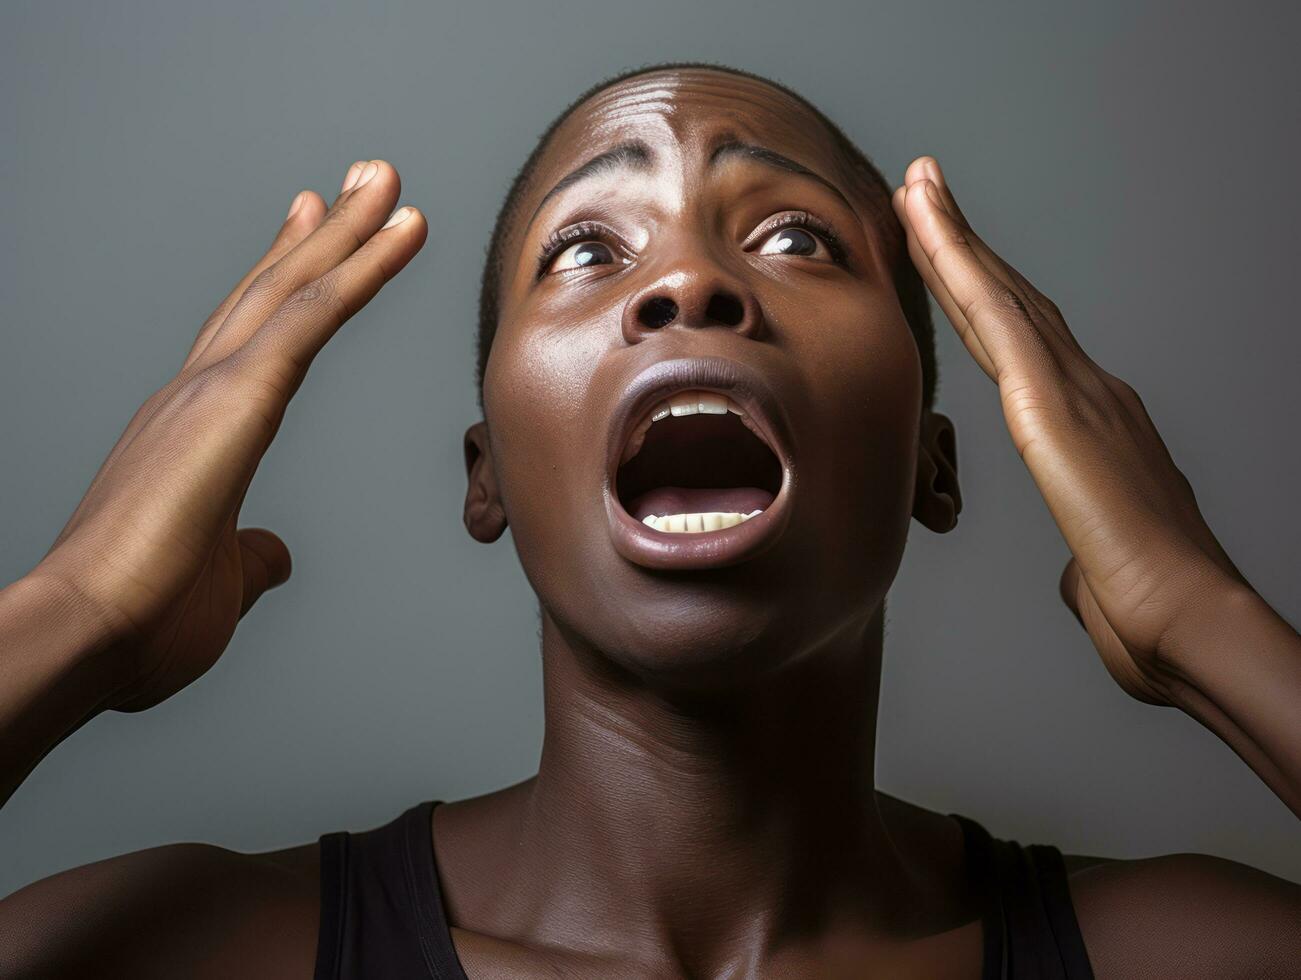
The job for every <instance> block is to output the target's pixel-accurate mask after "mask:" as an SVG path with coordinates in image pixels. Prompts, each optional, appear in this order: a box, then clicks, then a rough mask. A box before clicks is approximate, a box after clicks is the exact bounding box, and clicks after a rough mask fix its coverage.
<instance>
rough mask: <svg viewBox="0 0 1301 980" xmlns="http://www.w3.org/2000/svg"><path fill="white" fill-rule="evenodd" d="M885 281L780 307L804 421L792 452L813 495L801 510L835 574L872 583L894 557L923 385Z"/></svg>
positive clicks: (901, 536) (902, 528) (908, 497)
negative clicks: (809, 506) (812, 503)
mask: <svg viewBox="0 0 1301 980" xmlns="http://www.w3.org/2000/svg"><path fill="white" fill-rule="evenodd" d="M887 290H888V287H886V288H883V289H874V288H868V287H863V288H861V289H858V290H847V291H843V292H840V291H837V292H835V293H834V294H832V292H831V291H829V290H828V291H826V292H825V293H824V294H823V295H821V296H820V297H819V299H818V302H817V303H816V304H812V303H810V304H809V305H808V306H807V307H806V309H816V310H817V315H816V317H811V316H809V315H808V314H807V313H805V314H803V315H802V316H801V315H800V313H799V311H798V310H797V309H793V308H792V309H787V310H784V311H783V312H784V314H785V319H784V321H783V322H784V323H785V324H786V325H787V327H786V329H785V331H784V332H783V333H784V336H785V338H786V344H787V345H788V346H789V348H790V353H791V361H792V362H793V363H794V364H796V365H798V367H799V370H800V372H801V374H802V375H803V377H802V382H803V383H802V384H801V386H800V387H801V389H802V391H803V392H804V395H805V399H804V401H803V403H802V404H801V406H800V408H801V411H802V413H805V414H804V415H803V418H804V419H807V420H808V422H809V424H808V425H807V426H805V425H800V426H799V427H798V428H799V431H800V443H801V444H800V445H799V446H798V447H797V461H798V462H799V465H800V471H801V473H802V477H801V478H802V479H803V480H805V481H806V482H807V483H808V484H809V490H810V491H811V492H810V493H808V494H805V495H804V499H805V500H816V501H817V506H816V508H815V509H814V510H813V511H812V512H806V513H805V514H803V515H801V516H802V517H803V518H805V519H807V521H808V522H809V535H808V536H809V539H810V540H816V541H819V542H820V543H821V545H822V548H823V552H822V555H823V561H824V562H827V563H828V564H829V565H830V566H831V567H833V568H836V569H837V571H836V572H835V574H836V575H841V576H846V577H848V578H857V577H862V576H866V577H867V578H870V579H872V582H871V583H865V584H869V585H872V586H873V587H875V585H877V584H879V581H882V580H885V579H888V578H889V577H892V576H893V570H894V567H895V566H896V565H897V562H898V560H899V559H900V558H901V557H902V551H903V545H904V542H905V540H906V537H907V530H908V525H909V522H910V520H911V513H912V502H913V483H914V474H915V467H916V452H917V437H918V426H919V424H920V412H921V393H922V383H921V382H922V379H921V360H920V357H919V355H918V351H917V345H916V343H915V342H914V340H913V338H912V334H911V331H910V329H909V327H908V323H907V320H906V319H905V318H904V316H903V313H902V311H901V310H900V309H899V306H898V303H897V302H896V301H895V299H894V295H893V292H892V291H887ZM791 317H794V318H795V319H791ZM801 421H802V420H801ZM864 555H871V556H873V559H872V560H871V561H864V559H863V556H864ZM842 563H843V564H844V567H840V566H841V564H842Z"/></svg>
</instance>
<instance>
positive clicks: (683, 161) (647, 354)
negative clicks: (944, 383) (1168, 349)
mask: <svg viewBox="0 0 1301 980" xmlns="http://www.w3.org/2000/svg"><path fill="white" fill-rule="evenodd" d="M593 160H596V162H595V163H592V161H593ZM894 220H895V219H894V217H893V215H892V213H891V211H890V207H889V202H888V200H887V199H886V198H885V196H884V195H883V194H881V193H880V192H879V191H873V190H872V188H870V186H869V185H867V183H866V182H865V181H864V180H862V179H861V178H860V177H857V176H856V175H855V173H854V171H853V169H852V164H851V162H850V161H848V160H846V159H844V158H843V156H842V154H841V153H840V152H839V150H838V149H837V145H836V143H835V142H834V140H833V138H832V137H831V135H830V134H829V133H828V132H826V130H825V128H824V127H823V126H822V125H821V123H820V122H819V121H818V120H817V118H816V117H814V116H813V115H812V114H811V113H810V112H809V111H808V110H807V109H805V108H804V107H803V106H801V105H800V104H799V103H798V102H796V101H794V100H793V99H791V98H790V97H789V96H787V95H785V93H782V92H780V91H779V90H776V89H773V88H771V87H770V86H768V85H765V84H763V83H761V82H758V81H752V80H749V79H745V78H740V77H735V76H732V75H728V74H724V73H721V72H714V71H709V70H685V71H672V72H660V73H655V74H649V75H643V76H639V77H637V78H634V79H631V80H629V81H627V82H625V83H621V84H619V85H616V86H613V87H611V88H608V89H606V90H604V91H602V92H601V93H599V94H598V95H596V96H594V97H593V98H591V99H590V100H589V101H588V102H586V103H585V104H584V105H582V106H581V107H579V108H578V109H577V110H576V111H575V112H574V113H573V114H572V115H571V116H570V117H569V118H568V119H567V120H566V121H565V122H564V123H563V124H562V126H561V127H560V128H559V130H558V131H557V132H556V133H555V135H554V137H553V138H552V139H551V140H550V143H549V145H548V148H547V149H546V150H545V152H544V155H543V157H542V158H541V160H540V161H539V164H538V166H537V168H536V170H535V172H534V174H533V177H532V181H531V183H530V185H529V187H528V188H527V189H526V191H525V192H524V194H523V196H522V198H521V207H520V208H519V210H518V211H517V214H516V217H515V219H514V221H513V223H512V225H511V229H510V237H509V239H508V241H507V242H506V247H505V249H504V252H503V255H504V267H503V276H502V287H501V305H500V311H501V314H500V321H499V327H498V331H497V335H496V338H495V340H494V343H493V347H492V353H491V356H490V358H489V360H488V364H487V369H486V373H485V379H484V412H485V419H486V430H485V428H484V427H476V428H474V429H472V430H471V432H470V434H469V442H470V444H471V445H472V447H474V451H472V452H471V453H470V457H471V459H472V460H473V461H474V464H473V465H472V467H471V490H470V497H469V500H468V501H467V522H468V523H469V524H470V526H471V530H472V532H474V533H475V534H476V535H477V536H479V537H481V538H485V539H490V538H492V537H494V536H495V533H494V532H496V533H499V531H500V527H499V525H498V526H495V527H494V526H493V525H494V523H496V522H499V520H500V517H499V515H500V514H501V513H502V512H504V515H505V518H506V520H507V521H508V523H509V526H510V527H511V529H512V533H513V535H514V539H515V543H516V547H517V549H518V552H519V555H520V560H521V562H522V563H523V566H524V570H525V572H526V574H527V575H528V578H529V581H530V582H531V583H532V585H533V588H534V589H535V590H536V592H537V594H538V596H539V597H540V599H541V602H542V604H543V606H544V607H545V608H546V610H547V611H548V613H549V614H550V615H551V617H552V618H553V619H554V620H555V621H556V623H557V624H558V625H559V626H560V628H561V629H563V630H565V631H566V633H567V634H568V635H569V636H570V637H571V638H572V639H575V640H578V641H580V642H585V643H589V644H591V645H593V646H594V647H595V648H597V649H599V650H600V651H602V652H603V653H604V654H606V655H607V656H609V657H610V658H612V659H614V660H615V661H616V662H618V663H619V664H621V665H622V666H624V667H626V668H628V669H630V670H632V671H634V672H635V673H637V674H639V675H642V676H657V677H660V678H662V679H665V680H668V681H677V682H680V683H684V684H700V683H706V682H709V683H713V682H720V681H723V680H725V679H732V680H735V679H736V678H738V677H741V676H745V675H748V676H755V675H756V674H757V673H760V672H764V671H767V670H769V669H772V668H774V667H776V666H779V665H780V664H782V663H785V662H789V661H791V660H794V659H796V658H798V657H800V656H801V655H802V654H804V653H806V652H807V651H809V650H810V649H811V648H813V647H815V646H816V645H818V644H819V643H820V642H822V641H824V640H826V639H827V638H829V637H831V636H833V635H835V634H837V633H839V632H841V631H843V630H845V629H847V628H852V627H854V626H855V625H856V624H861V623H863V622H865V620H866V618H867V617H868V616H870V614H871V613H872V611H873V610H874V608H875V606H876V604H877V603H879V601H880V600H881V599H882V598H883V596H884V594H885V592H886V590H887V588H888V587H889V584H890V582H891V580H892V579H893V577H894V575H895V571H896V569H897V567H898V564H899V560H900V557H901V555H902V552H903V547H904V541H905V537H906V533H907V529H908V524H909V518H910V515H911V514H912V513H913V512H914V510H915V509H916V507H917V495H918V493H925V492H927V491H926V490H925V489H922V490H918V489H916V488H915V486H914V483H915V475H916V473H917V471H918V454H919V432H920V431H921V430H922V422H923V418H922V413H921V397H922V375H921V362H920V358H919V355H918V350H917V347H916V344H915V343H914V341H913V338H912V335H911V333H910V330H909V327H908V324H907V322H906V320H905V318H904V314H903V312H902V310H901V308H900V305H899V301H898V297H897V295H896V293H895V290H894V287H893V285H892V281H891V275H890V269H889V265H888V263H889V257H888V255H887V254H886V245H885V239H884V237H883V235H882V231H883V223H884V222H887V221H888V222H894ZM666 403H667V406H668V407H670V408H673V409H674V411H673V412H671V413H670V414H669V415H668V416H667V417H665V418H658V416H660V415H662V414H663V408H664V407H665V406H666ZM675 406H676V407H675ZM684 406H686V407H684ZM702 407H703V409H704V411H701V408H702ZM682 412H685V413H686V414H678V413H682ZM693 412H694V414H693ZM717 413H721V414H717ZM738 413H739V414H738ZM485 431H486V435H485ZM924 443H925V440H923V445H921V447H920V448H921V449H922V451H923V452H927V451H929V450H928V447H927V446H926V445H924ZM498 502H500V509H498V508H497V507H496V506H495V504H496V503H498ZM755 511H758V513H757V514H754V516H747V517H746V519H744V520H743V521H741V523H739V524H734V525H733V526H730V527H727V526H721V525H727V524H728V523H730V522H732V521H735V520H737V517H736V516H731V517H728V516H724V517H713V518H711V517H703V518H700V519H699V520H700V524H699V525H698V526H699V527H701V528H706V527H711V526H712V527H716V528H718V529H716V530H712V531H711V530H700V531H697V532H694V533H693V532H691V531H687V530H683V531H681V532H677V533H675V530H674V529H675V527H677V526H678V522H679V520H680V525H681V526H682V527H683V528H690V527H694V526H697V525H696V524H695V523H694V520H693V518H690V517H685V518H681V519H678V518H672V517H670V516H669V515H674V514H697V513H699V514H723V515H738V514H742V515H750V514H752V513H754V512H755ZM494 515H496V516H494ZM919 516H920V515H919ZM648 517H649V518H652V520H651V522H650V523H649V524H648V523H647V522H646V520H645V518H648Z"/></svg>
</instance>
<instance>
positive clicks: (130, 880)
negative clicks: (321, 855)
mask: <svg viewBox="0 0 1301 980" xmlns="http://www.w3.org/2000/svg"><path fill="white" fill-rule="evenodd" d="M316 850H317V849H316V845H314V844H313V845H307V846H305V847H303V848H295V849H291V850H289V851H283V852H273V853H270V854H240V853H236V852H234V851H228V850H226V849H224V848H220V847H213V846H211V845H208V844H169V845H167V846H165V847H155V848H150V849H149V850H144V851H136V852H134V853H132V854H123V855H120V856H118V857H113V858H109V859H108V860H105V861H96V862H94V863H93V864H87V865H83V866H82V867H80V868H73V869H72V870H69V871H64V872H62V873H60V874H56V875H52V876H51V877H49V878H45V879H42V880H41V881H37V882H35V883H33V884H30V885H28V886H27V887H26V888H22V889H20V890H19V891H17V892H15V893H14V894H13V895H10V896H9V897H8V898H5V899H3V900H0V977H5V978H9V977H25V978H33V980H35V978H45V977H49V978H52V980H53V978H59V977H104V978H108V977H131V978H134V980H143V978H149V977H159V978H163V977H168V978H170V977H191V978H195V980H205V978H212V980H218V978H221V980H224V978H228V977H247V978H249V980H254V978H262V977H265V978H268V980H270V978H285V980H288V978H295V977H302V978H308V977H311V976H312V970H313V965H314V963H315V959H316V940H317V931H318V928H319V918H320V914H319V905H320V890H319V883H318V878H319V868H318V865H317V863H316ZM297 855H301V857H298V856H297Z"/></svg>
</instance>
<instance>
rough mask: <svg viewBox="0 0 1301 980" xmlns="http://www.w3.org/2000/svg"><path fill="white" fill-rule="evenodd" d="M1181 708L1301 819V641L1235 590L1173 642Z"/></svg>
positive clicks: (1175, 695)
mask: <svg viewBox="0 0 1301 980" xmlns="http://www.w3.org/2000/svg"><path fill="white" fill-rule="evenodd" d="M1166 659H1167V662H1168V663H1170V664H1171V665H1172V666H1173V670H1174V673H1175V675H1176V680H1175V681H1174V683H1172V684H1171V685H1170V693H1171V695H1172V699H1173V700H1174V703H1175V704H1176V705H1177V706H1178V707H1179V708H1181V709H1182V710H1184V711H1185V712H1187V713H1188V714H1189V715H1191V716H1192V717H1193V718H1195V719H1197V721H1199V722H1201V723H1202V724H1203V725H1205V726H1206V727H1208V728H1209V729H1211V731H1213V732H1215V734H1217V735H1218V736H1219V737H1220V738H1222V739H1223V740H1224V741H1225V742H1226V743H1227V744H1228V745H1229V746H1230V747H1231V748H1232V749H1233V750H1234V751H1235V752H1237V753H1238V755H1239V756H1241V757H1242V759H1243V761H1244V762H1246V763H1247V765H1249V766H1251V768H1252V769H1253V770H1254V771H1255V772H1256V774H1257V775H1259V776H1260V778H1261V779H1263V780H1264V781H1265V782H1266V784H1267V785H1268V786H1269V787H1270V789H1272V790H1273V791H1274V792H1275V793H1277V794H1278V796H1279V798H1280V799H1281V800H1282V801H1283V802H1284V803H1285V804H1287V806H1288V807H1289V808H1291V810H1292V812H1293V813H1295V814H1297V816H1299V817H1301V637H1298V635H1297V632H1296V630H1294V629H1293V628H1292V627H1291V626H1290V625H1288V623H1287V622H1286V621H1285V620H1284V619H1283V617H1281V616H1280V615H1278V613H1276V612H1275V611H1274V610H1273V609H1272V608H1271V607H1270V605H1269V604H1268V603H1267V602H1265V600H1264V599H1262V598H1261V597H1260V596H1259V595H1258V594H1257V593H1256V592H1254V591H1252V590H1251V589H1250V588H1247V587H1246V586H1241V587H1238V586H1229V587H1226V588H1225V589H1224V590H1223V591H1221V592H1218V593H1217V594H1216V595H1215V597H1214V598H1213V599H1211V600H1209V601H1208V602H1206V603H1204V604H1202V606H1201V607H1200V608H1199V610H1198V612H1197V614H1196V615H1195V616H1192V617H1189V619H1188V620H1187V621H1186V622H1185V623H1184V624H1182V625H1181V626H1180V628H1179V629H1177V630H1176V631H1175V632H1174V633H1173V634H1172V637H1171V641H1170V649H1169V650H1168V652H1167V657H1166Z"/></svg>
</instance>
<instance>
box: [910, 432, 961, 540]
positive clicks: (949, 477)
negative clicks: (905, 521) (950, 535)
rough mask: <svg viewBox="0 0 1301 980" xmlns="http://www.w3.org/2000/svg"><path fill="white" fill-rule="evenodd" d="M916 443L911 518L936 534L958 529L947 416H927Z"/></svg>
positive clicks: (954, 452) (954, 454) (953, 441)
mask: <svg viewBox="0 0 1301 980" xmlns="http://www.w3.org/2000/svg"><path fill="white" fill-rule="evenodd" d="M918 441H919V445H918V447H917V486H916V488H915V490H914V492H913V517H915V518H917V520H918V521H920V522H921V523H922V524H924V525H925V526H926V527H928V528H930V530H932V531H934V532H935V533H936V534H943V533H944V532H946V531H951V530H953V528H954V527H956V526H957V523H958V514H959V513H960V512H961V510H962V492H961V491H960V490H959V489H958V447H957V438H956V436H955V434H954V429H953V422H952V421H950V420H949V417H948V416H947V415H943V414H941V413H939V412H927V413H926V416H925V418H923V419H922V425H921V432H920V434H919V436H918Z"/></svg>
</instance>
